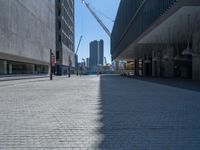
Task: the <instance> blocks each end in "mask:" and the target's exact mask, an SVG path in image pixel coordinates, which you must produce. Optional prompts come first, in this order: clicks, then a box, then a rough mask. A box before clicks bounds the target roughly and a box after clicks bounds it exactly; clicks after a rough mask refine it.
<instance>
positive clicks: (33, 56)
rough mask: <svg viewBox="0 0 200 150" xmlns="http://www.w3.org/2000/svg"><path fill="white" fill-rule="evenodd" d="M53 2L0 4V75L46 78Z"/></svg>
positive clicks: (52, 35) (10, 0) (30, 0)
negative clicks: (43, 76)
mask: <svg viewBox="0 0 200 150" xmlns="http://www.w3.org/2000/svg"><path fill="white" fill-rule="evenodd" d="M50 49H52V50H53V52H54V53H55V0H42V1H41V0H0V75H8V74H47V73H48V70H49V69H48V68H49V62H50Z"/></svg>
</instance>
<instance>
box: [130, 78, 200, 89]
mask: <svg viewBox="0 0 200 150" xmlns="http://www.w3.org/2000/svg"><path fill="white" fill-rule="evenodd" d="M131 78H133V79H137V80H141V81H146V82H151V83H156V84H161V85H166V86H171V87H176V88H181V89H186V90H192V91H198V92H200V81H194V80H191V79H181V78H158V77H131Z"/></svg>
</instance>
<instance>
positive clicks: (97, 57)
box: [89, 40, 104, 71]
mask: <svg viewBox="0 0 200 150" xmlns="http://www.w3.org/2000/svg"><path fill="white" fill-rule="evenodd" d="M103 58H104V42H103V40H100V41H97V40H95V41H92V42H91V43H90V60H89V66H90V69H91V70H93V71H94V70H96V69H97V67H98V66H99V65H103Z"/></svg>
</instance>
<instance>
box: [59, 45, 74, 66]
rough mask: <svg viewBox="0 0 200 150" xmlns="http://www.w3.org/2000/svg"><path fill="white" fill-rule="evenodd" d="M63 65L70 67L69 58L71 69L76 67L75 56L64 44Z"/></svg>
mask: <svg viewBox="0 0 200 150" xmlns="http://www.w3.org/2000/svg"><path fill="white" fill-rule="evenodd" d="M62 50H63V55H62V62H63V63H62V64H63V65H65V66H69V58H70V59H71V63H72V64H71V67H75V54H74V52H73V51H71V50H70V49H69V48H68V47H66V46H65V45H64V44H62Z"/></svg>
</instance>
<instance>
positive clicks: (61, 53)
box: [56, 0, 76, 75]
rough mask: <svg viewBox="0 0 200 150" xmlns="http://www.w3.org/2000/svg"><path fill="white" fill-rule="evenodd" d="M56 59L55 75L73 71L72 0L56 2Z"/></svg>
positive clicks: (74, 62)
mask: <svg viewBox="0 0 200 150" xmlns="http://www.w3.org/2000/svg"><path fill="white" fill-rule="evenodd" d="M56 58H57V65H56V72H57V75H66V74H67V73H68V72H69V68H70V71H71V72H74V71H75V67H76V56H75V51H74V0H57V1H56Z"/></svg>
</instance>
